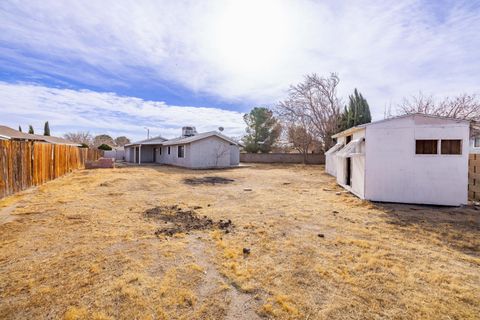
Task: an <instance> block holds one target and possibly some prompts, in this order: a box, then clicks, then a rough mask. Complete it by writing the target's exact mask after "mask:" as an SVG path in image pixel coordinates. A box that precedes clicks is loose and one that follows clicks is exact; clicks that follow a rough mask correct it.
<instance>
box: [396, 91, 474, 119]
mask: <svg viewBox="0 0 480 320" xmlns="http://www.w3.org/2000/svg"><path fill="white" fill-rule="evenodd" d="M398 112H399V113H400V114H412V113H423V114H430V115H435V116H442V117H450V118H456V119H467V120H474V121H479V120H480V100H479V98H478V96H476V95H469V94H466V93H464V94H461V95H459V96H456V97H453V98H450V97H447V98H445V99H443V100H441V101H436V100H435V99H434V98H433V97H432V96H425V95H423V94H422V93H419V94H418V96H413V97H411V98H410V99H407V98H404V99H403V102H402V103H401V104H400V105H399V106H398Z"/></svg>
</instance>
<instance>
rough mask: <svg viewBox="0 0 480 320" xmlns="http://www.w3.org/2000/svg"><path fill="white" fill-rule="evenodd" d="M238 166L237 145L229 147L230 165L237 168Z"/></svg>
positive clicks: (238, 152) (238, 151)
mask: <svg viewBox="0 0 480 320" xmlns="http://www.w3.org/2000/svg"><path fill="white" fill-rule="evenodd" d="M239 164H240V148H239V147H238V145H234V144H232V145H230V165H231V166H238V165H239Z"/></svg>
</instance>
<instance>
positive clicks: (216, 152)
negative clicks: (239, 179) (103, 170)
mask: <svg viewBox="0 0 480 320" xmlns="http://www.w3.org/2000/svg"><path fill="white" fill-rule="evenodd" d="M125 161H127V162H133V163H138V164H142V163H160V164H169V165H174V166H180V167H186V168H192V169H207V168H227V167H232V166H238V164H239V163H240V149H239V144H238V142H236V141H234V140H232V139H230V138H228V137H227V136H225V135H223V134H221V133H220V132H216V131H210V132H204V133H197V132H196V130H195V128H193V127H184V128H183V129H182V136H181V137H178V138H174V139H165V138H163V137H161V136H158V137H154V138H151V139H147V140H142V141H137V142H133V143H131V144H127V145H125Z"/></svg>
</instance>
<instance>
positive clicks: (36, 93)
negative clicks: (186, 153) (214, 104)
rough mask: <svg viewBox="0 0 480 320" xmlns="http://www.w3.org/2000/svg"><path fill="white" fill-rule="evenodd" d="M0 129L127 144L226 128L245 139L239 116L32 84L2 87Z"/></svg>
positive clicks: (217, 110)
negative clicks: (191, 129) (188, 128)
mask: <svg viewBox="0 0 480 320" xmlns="http://www.w3.org/2000/svg"><path fill="white" fill-rule="evenodd" d="M0 101H2V105H1V109H0V115H1V118H0V123H1V124H6V125H9V126H11V127H13V128H17V126H18V125H21V126H22V128H23V129H24V130H25V129H27V128H28V124H32V125H33V126H34V128H35V130H36V131H37V132H42V130H43V124H44V122H45V121H47V120H48V121H49V123H50V128H51V130H52V135H62V134H64V133H66V132H75V131H90V132H91V133H92V134H102V133H107V134H110V135H112V136H113V137H116V136H120V135H126V136H128V137H129V138H131V139H135V140H138V139H142V138H145V136H146V130H145V129H144V127H148V128H149V129H150V134H151V136H155V135H162V136H164V137H168V138H171V137H177V136H179V135H180V133H181V130H180V129H181V127H182V126H185V125H194V126H196V127H197V130H198V131H200V132H203V131H210V130H216V129H217V128H218V127H219V126H223V127H224V128H225V131H224V133H225V134H227V135H229V136H234V137H238V136H241V135H243V133H244V130H245V124H244V122H243V118H242V114H241V113H239V112H235V111H227V110H222V109H216V108H200V107H186V106H181V107H179V106H169V105H167V104H165V103H164V102H157V101H145V100H142V99H139V98H132V97H122V96H118V95H116V94H114V93H98V92H93V91H88V90H81V91H77V90H70V89H56V88H48V87H44V86H38V85H32V84H9V83H5V82H0Z"/></svg>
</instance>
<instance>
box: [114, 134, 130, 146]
mask: <svg viewBox="0 0 480 320" xmlns="http://www.w3.org/2000/svg"><path fill="white" fill-rule="evenodd" d="M129 143H130V139H128V138H127V137H125V136H120V137H116V138H115V145H116V146H117V147H123V146H124V145H126V144H129Z"/></svg>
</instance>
